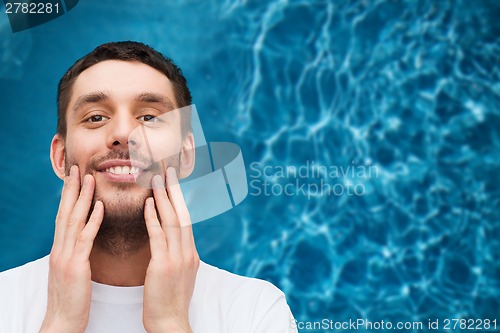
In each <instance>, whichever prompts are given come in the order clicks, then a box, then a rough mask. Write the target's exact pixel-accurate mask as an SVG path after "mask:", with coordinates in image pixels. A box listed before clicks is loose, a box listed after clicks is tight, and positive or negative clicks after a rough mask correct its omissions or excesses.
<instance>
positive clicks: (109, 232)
mask: <svg viewBox="0 0 500 333" xmlns="http://www.w3.org/2000/svg"><path fill="white" fill-rule="evenodd" d="M109 159H130V156H129V154H128V153H125V152H111V153H110V154H108V155H106V156H105V157H102V158H99V159H98V160H96V159H93V160H91V161H90V162H89V163H88V164H87V165H86V166H85V171H84V173H82V175H86V174H91V175H95V173H96V172H97V171H96V169H95V165H97V164H98V163H100V162H102V161H104V160H109ZM65 160H66V165H65V169H66V174H67V175H68V174H69V169H70V168H71V166H72V165H73V164H77V163H76V162H74V161H75V160H74V159H72V158H71V156H69V155H68V154H66V159H65ZM166 162H167V163H166V165H167V166H172V167H174V168H175V169H176V170H177V172H178V171H179V166H180V153H179V155H175V156H172V157H170V158H168V160H167V161H166ZM158 170H161V169H160V168H158ZM159 173H160V172H158V174H159ZM82 179H83V176H82ZM113 187H115V189H116V190H115V191H114V193H109V195H107V196H106V195H104V193H103V191H102V189H101V187H100V186H99V184H98V183H97V182H96V187H95V191H94V197H93V199H92V205H91V208H90V211H89V214H88V217H87V221H88V220H89V218H90V215H91V213H92V210H93V207H94V206H95V203H96V202H97V201H101V202H102V203H103V204H104V217H103V220H102V223H101V226H100V228H99V231H98V232H97V235H96V238H95V240H94V247H95V248H98V249H99V250H100V251H102V252H104V253H107V254H110V255H113V256H128V255H133V254H135V253H137V252H139V250H141V249H142V248H144V246H148V245H149V244H148V243H149V236H148V231H147V228H146V221H145V218H144V204H145V201H146V199H147V198H148V197H152V196H153V191H152V190H151V189H146V188H143V191H141V193H134V194H133V195H131V193H130V191H131V190H134V192H137V187H139V185H137V184H135V183H114V184H113Z"/></svg>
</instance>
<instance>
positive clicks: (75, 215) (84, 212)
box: [64, 175, 95, 253]
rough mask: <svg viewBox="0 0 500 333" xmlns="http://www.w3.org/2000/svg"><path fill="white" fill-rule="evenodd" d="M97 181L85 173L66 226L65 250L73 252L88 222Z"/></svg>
mask: <svg viewBox="0 0 500 333" xmlns="http://www.w3.org/2000/svg"><path fill="white" fill-rule="evenodd" d="M94 187H95V181H94V177H92V176H91V175H85V177H84V178H83V185H82V190H81V191H80V196H79V197H78V200H77V201H76V204H75V207H74V208H73V212H72V213H71V216H70V218H69V222H68V223H67V226H66V232H65V235H64V238H65V239H64V251H65V252H66V251H68V252H69V253H71V252H72V251H73V249H74V247H75V243H76V239H77V237H78V234H79V233H80V231H82V229H83V227H85V223H86V222H87V217H88V215H89V210H90V205H91V204H92V198H93V196H94Z"/></svg>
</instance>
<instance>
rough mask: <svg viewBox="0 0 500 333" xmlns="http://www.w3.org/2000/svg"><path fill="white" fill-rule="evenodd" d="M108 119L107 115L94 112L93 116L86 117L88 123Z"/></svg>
mask: <svg viewBox="0 0 500 333" xmlns="http://www.w3.org/2000/svg"><path fill="white" fill-rule="evenodd" d="M107 119H109V118H108V117H105V116H102V115H100V114H96V115H94V116H90V117H89V118H87V121H88V122H89V123H98V122H101V121H103V120H107Z"/></svg>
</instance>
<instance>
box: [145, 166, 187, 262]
mask: <svg viewBox="0 0 500 333" xmlns="http://www.w3.org/2000/svg"><path fill="white" fill-rule="evenodd" d="M152 185H153V195H154V201H155V205H156V208H157V209H158V213H159V214H160V220H161V226H162V228H163V232H164V234H165V238H166V241H167V245H168V249H169V251H171V252H172V253H178V252H179V250H180V243H181V239H180V230H179V229H180V228H179V222H178V220H177V216H176V214H175V210H174V208H173V207H172V203H171V201H170V199H169V198H168V195H167V192H166V191H165V188H164V182H163V180H162V178H161V176H159V175H156V176H154V177H153V184H152Z"/></svg>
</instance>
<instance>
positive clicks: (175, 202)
mask: <svg viewBox="0 0 500 333" xmlns="http://www.w3.org/2000/svg"><path fill="white" fill-rule="evenodd" d="M167 193H168V197H169V198H170V201H171V202H172V206H173V207H174V210H175V213H176V214H177V218H178V220H179V224H180V226H181V227H184V226H190V225H191V217H190V216H189V210H188V209H187V206H186V201H185V200H184V196H183V195H182V190H181V186H180V185H179V180H178V179H177V175H176V173H175V169H174V168H172V167H170V168H168V169H167Z"/></svg>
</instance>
